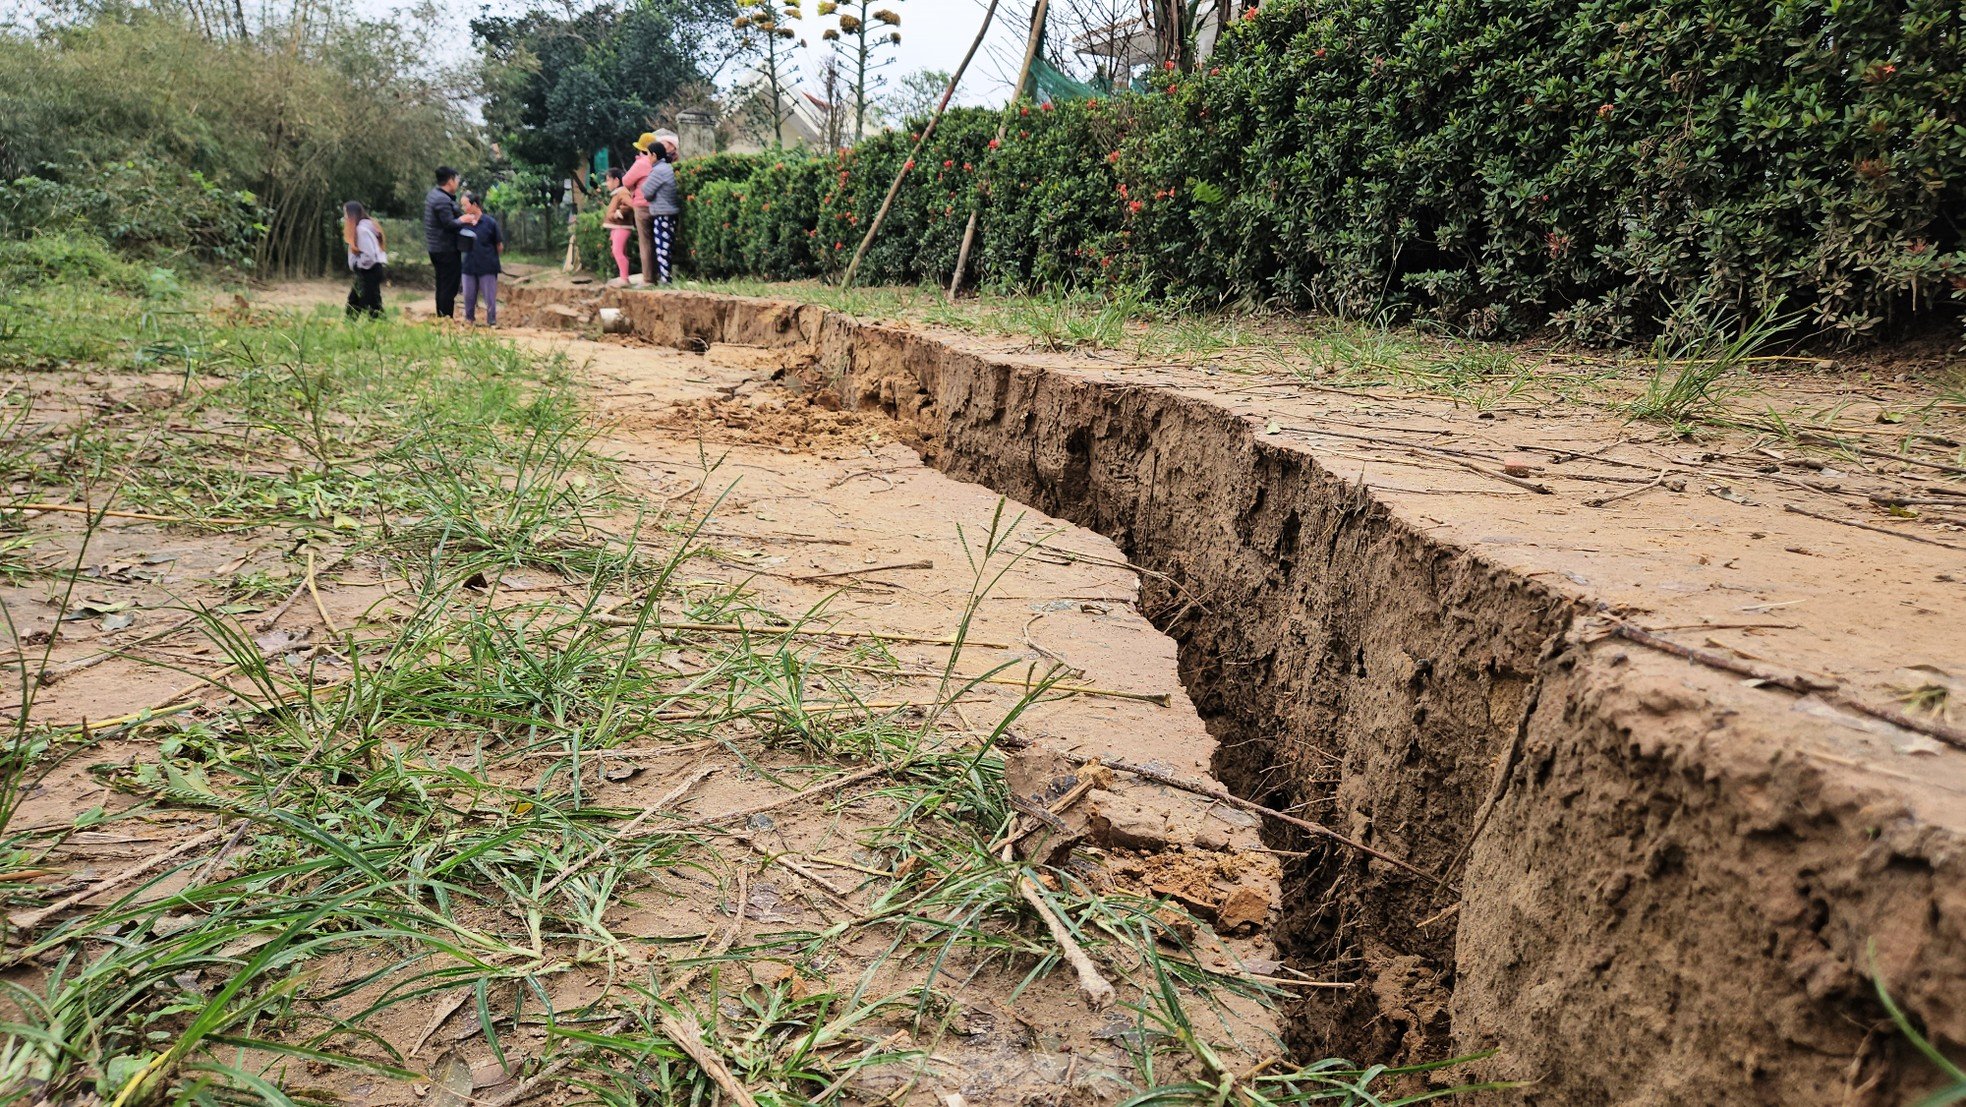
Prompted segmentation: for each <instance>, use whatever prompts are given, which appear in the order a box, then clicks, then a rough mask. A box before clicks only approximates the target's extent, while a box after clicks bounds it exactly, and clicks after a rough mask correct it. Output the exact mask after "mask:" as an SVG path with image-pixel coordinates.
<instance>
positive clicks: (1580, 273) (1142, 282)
mask: <svg viewBox="0 0 1966 1107" xmlns="http://www.w3.org/2000/svg"><path fill="white" fill-rule="evenodd" d="M1207 64H1208V68H1207V69H1206V70H1205V71H1200V72H1174V71H1169V72H1166V73H1164V74H1163V80H1164V82H1165V83H1164V84H1160V82H1157V84H1160V87H1158V88H1157V89H1156V90H1155V91H1154V92H1152V93H1150V94H1142V95H1129V96H1126V97H1122V98H1120V99H1117V100H1107V101H1098V100H1092V101H1082V102H1074V103H1067V104H1061V105H1058V106H1057V108H1056V109H1055V110H1053V109H1052V108H1050V107H1040V106H1037V105H1029V104H1024V105H1018V106H1015V107H1013V108H1012V109H1011V110H1012V111H1013V112H1014V113H1015V114H1014V115H1013V117H1012V118H1011V120H1010V127H1009V132H1008V136H1007V139H1006V141H1005V142H1004V143H1003V144H1002V146H1001V147H1000V148H992V147H991V137H992V136H993V135H994V134H995V131H996V126H997V123H998V120H999V113H997V112H995V111H983V110H976V109H966V110H959V111H955V112H951V113H950V114H949V116H948V117H946V118H945V119H944V121H943V123H942V125H941V127H940V128H939V129H938V130H937V132H936V133H935V135H934V137H933V138H932V140H931V141H930V143H929V145H928V147H927V148H925V149H924V151H923V152H922V153H921V154H920V155H919V164H917V165H916V166H915V168H914V170H913V172H912V173H911V175H910V177H909V184H908V185H907V187H906V188H905V189H904V190H903V192H902V195H901V199H900V201H899V202H898V203H897V205H896V207H895V210H894V212H893V213H892V214H891V215H890V216H889V221H888V223H887V225H886V226H885V227H884V228H883V230H882V235H881V238H880V239H878V240H877V241H876V244H875V247H874V249H873V250H872V251H870V253H869V256H868V258H867V260H866V262H865V263H863V264H864V269H863V274H862V279H863V280H866V281H870V282H872V281H901V282H914V281H922V280H933V281H938V282H946V281H947V279H948V277H949V270H950V268H951V267H953V265H954V262H955V253H956V248H957V244H958V243H959V242H960V240H961V236H962V231H963V226H964V224H965V222H966V221H967V218H968V213H969V209H970V206H971V203H972V201H975V200H977V199H979V198H980V200H981V202H982V222H981V240H980V243H979V247H978V249H977V250H976V252H975V254H974V257H973V261H972V271H971V273H970V274H969V277H968V279H969V281H971V282H972V283H978V284H982V285H985V286H998V287H1018V286H1022V287H1036V286H1061V285H1083V284H1127V285H1130V286H1133V287H1136V288H1139V289H1140V290H1141V291H1144V292H1146V293H1149V294H1151V295H1156V296H1160V297H1164V298H1174V299H1181V300H1184V301H1188V302H1216V303H1220V302H1230V301H1238V300H1246V301H1256V302H1265V303H1281V304H1286V305H1291V306H1312V307H1320V308H1324V309H1327V310H1332V311H1337V312H1342V313H1345V314H1348V315H1353V316H1365V317H1380V316H1385V317H1414V316H1420V317H1427V318H1432V319H1436V320H1439V321H1442V322H1444V323H1446V324H1448V325H1449V326H1452V327H1454V328H1455V329H1457V330H1461V331H1464V332H1468V333H1474V334H1507V333H1519V332H1521V331H1524V330H1527V329H1530V328H1533V327H1537V326H1540V325H1543V324H1544V323H1547V322H1551V321H1554V322H1556V323H1557V324H1559V325H1561V326H1562V327H1564V328H1565V329H1566V330H1567V331H1569V332H1570V333H1574V334H1577V335H1580V336H1582V337H1586V338H1591V339H1595V340H1604V341H1618V340H1624V339H1628V338H1632V337H1635V336H1637V335H1638V334H1640V333H1643V332H1646V331H1649V330H1651V329H1654V328H1656V326H1657V325H1658V324H1659V322H1660V321H1661V320H1662V319H1664V318H1665V317H1667V316H1668V315H1670V313H1672V312H1673V311H1675V310H1683V309H1686V308H1689V307H1697V308H1698V309H1700V310H1701V311H1702V313H1705V314H1711V313H1712V312H1713V311H1715V310H1730V311H1735V312H1739V313H1741V314H1742V315H1746V316H1753V315H1758V314H1760V313H1762V312H1764V311H1780V312H1782V313H1784V314H1787V313H1797V314H1798V315H1799V316H1800V318H1802V319H1803V320H1804V321H1806V322H1807V323H1809V324H1811V325H1814V326H1817V327H1820V328H1822V329H1824V330H1826V331H1828V332H1831V333H1833V334H1841V335H1845V336H1858V335H1870V334H1874V333H1876V332H1877V331H1879V330H1880V329H1881V328H1884V327H1886V326H1888V325H1890V324H1893V323H1898V322H1903V321H1905V320H1907V319H1909V318H1911V317H1913V316H1914V315H1917V314H1920V313H1932V312H1935V311H1948V312H1955V313H1956V312H1957V310H1958V305H1959V304H1960V303H1961V301H1962V299H1966V240H1963V236H1966V14H1962V6H1961V5H1960V4H1959V3H1958V0H1592V2H1590V3H1584V4H1579V3H1576V2H1575V0H1564V2H1561V3H1559V2H1556V0H1274V2H1273V3H1271V4H1269V5H1267V6H1265V7H1264V8H1263V9H1262V10H1261V12H1260V13H1255V12H1251V13H1246V14H1245V16H1244V18H1242V19H1240V20H1238V21H1237V22H1236V23H1235V24H1234V26H1233V27H1232V29H1231V30H1230V31H1229V33H1228V34H1226V35H1225V36H1224V37H1223V40H1222V42H1221V45H1220V47H1219V48H1218V50H1217V52H1216V54H1215V56H1214V57H1213V58H1212V59H1211V60H1210V61H1209V63H1207ZM911 144H912V143H911V136H910V135H909V134H907V133H906V132H895V133H889V134H883V135H879V136H875V137H873V138H870V139H868V140H867V141H865V142H863V143H861V144H860V145H859V146H857V147H856V148H854V149H852V150H849V151H846V152H844V153H842V154H839V155H837V156H830V157H810V156H798V155H793V154H789V153H788V154H785V155H761V156H750V157H742V158H739V157H731V156H719V157H716V158H709V159H703V160H702V161H699V162H695V163H690V162H685V163H684V165H683V166H682V180H683V186H684V192H685V193H686V195H687V197H688V202H687V203H686V204H685V215H684V239H683V241H684V249H685V251H686V261H687V262H688V264H689V267H690V268H692V269H693V270H694V271H696V272H699V273H701V274H703V275H705V276H730V275H738V274H748V275H757V276H765V277H810V276H818V275H825V274H828V273H831V272H834V271H835V270H837V269H839V268H841V267H842V266H843V265H844V262H845V260H846V258H848V257H850V256H851V255H852V252H853V248H854V246H855V244H856V243H857V241H858V239H859V237H860V234H861V232H862V230H863V229H864V228H865V225H866V221H867V220H868V219H870V218H872V216H873V212H874V210H875V208H876V207H878V205H879V203H880V200H881V197H882V195H883V194H884V192H885V190H886V188H887V185H888V182H889V181H890V180H891V179H892V177H893V175H894V173H895V171H896V170H897V169H898V168H899V167H900V163H901V161H902V159H904V158H905V157H906V156H907V152H908V148H909V146H910V145H911Z"/></svg>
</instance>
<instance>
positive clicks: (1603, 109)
mask: <svg viewBox="0 0 1966 1107" xmlns="http://www.w3.org/2000/svg"><path fill="white" fill-rule="evenodd" d="M1617 110H1618V108H1617V106H1616V105H1615V104H1599V105H1598V106H1597V117H1598V118H1599V119H1609V118H1611V113H1612V112H1614V111H1617Z"/></svg>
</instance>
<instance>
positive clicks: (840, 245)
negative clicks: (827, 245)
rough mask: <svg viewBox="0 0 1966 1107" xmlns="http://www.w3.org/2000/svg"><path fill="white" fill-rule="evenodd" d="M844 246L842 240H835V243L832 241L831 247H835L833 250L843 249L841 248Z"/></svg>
mask: <svg viewBox="0 0 1966 1107" xmlns="http://www.w3.org/2000/svg"><path fill="white" fill-rule="evenodd" d="M845 246H846V243H844V242H835V243H833V249H835V250H839V249H843V248H844V247H845Z"/></svg>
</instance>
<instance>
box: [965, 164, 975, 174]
mask: <svg viewBox="0 0 1966 1107" xmlns="http://www.w3.org/2000/svg"><path fill="white" fill-rule="evenodd" d="M973 171H974V167H973V166H971V165H970V164H969V163H968V162H964V163H963V172H965V173H969V172H973Z"/></svg>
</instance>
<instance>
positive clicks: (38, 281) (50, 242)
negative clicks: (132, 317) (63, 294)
mask: <svg viewBox="0 0 1966 1107" xmlns="http://www.w3.org/2000/svg"><path fill="white" fill-rule="evenodd" d="M63 282H66V283H70V284H75V285H90V286H94V287H98V288H104V289H110V290H114V291H117V292H127V293H135V294H138V295H143V296H151V297H164V296H169V295H171V294H173V293H175V292H176V291H177V290H178V286H177V280H176V277H175V276H174V275H173V274H172V273H171V271H170V270H168V269H162V268H158V267H156V266H150V265H139V264H135V263H133V262H130V261H126V260H125V259H123V258H122V257H120V256H118V255H117V254H116V252H115V251H113V250H111V249H110V248H109V244H108V243H106V242H104V241H103V240H102V239H100V238H97V237H95V236H93V235H88V234H77V233H71V234H44V235H37V236H35V237H33V238H27V239H20V240H16V241H5V240H0V292H5V291H7V290H21V289H27V288H32V287H35V286H38V285H44V284H57V283H63Z"/></svg>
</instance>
